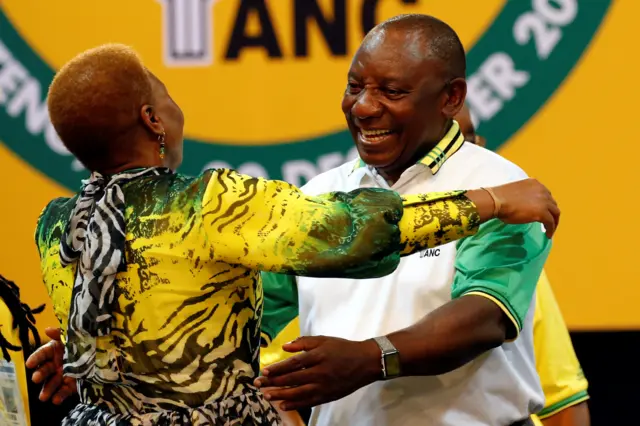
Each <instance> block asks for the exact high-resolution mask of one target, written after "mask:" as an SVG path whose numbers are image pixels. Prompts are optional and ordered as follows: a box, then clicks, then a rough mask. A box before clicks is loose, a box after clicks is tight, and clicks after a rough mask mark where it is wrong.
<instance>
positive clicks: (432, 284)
mask: <svg viewBox="0 0 640 426" xmlns="http://www.w3.org/2000/svg"><path fill="white" fill-rule="evenodd" d="M465 74H466V73H465V53H464V49H463V47H462V44H461V43H460V40H459V38H458V36H457V34H456V33H455V31H454V30H453V29H451V28H450V27H449V26H448V25H447V24H445V23H444V22H442V21H439V20H437V19H435V18H433V17H430V16H426V15H402V16H398V17H396V18H392V19H390V20H388V21H386V22H384V23H382V24H380V25H378V26H377V27H376V28H374V29H373V30H372V31H371V32H370V33H369V34H368V35H367V36H366V37H365V39H364V41H363V42H362V45H361V46H360V48H359V50H358V51H357V53H356V54H355V57H354V59H353V62H352V65H351V69H350V71H349V75H348V84H347V88H346V90H345V93H344V98H343V102H342V107H343V111H344V113H345V117H346V119H347V123H348V125H349V128H350V130H351V133H352V136H353V139H354V142H355V144H356V146H357V148H358V152H359V154H360V159H357V160H355V161H352V162H349V163H347V164H345V165H343V166H341V167H338V168H336V169H333V170H331V171H328V172H326V173H323V174H321V175H319V176H317V177H315V178H314V179H312V180H311V181H310V182H309V183H308V184H306V185H305V186H304V187H303V188H302V190H303V191H306V192H307V193H309V194H317V193H323V192H328V191H349V190H353V189H356V188H370V187H374V188H385V189H392V190H395V191H398V192H400V193H413V192H422V191H431V190H438V188H444V187H448V186H459V185H462V186H465V185H471V186H479V187H482V186H485V185H494V184H497V183H507V182H510V181H514V180H518V179H522V178H524V177H526V175H525V173H524V172H523V171H522V170H521V169H520V168H519V167H517V166H516V165H514V164H513V163H510V162H509V161H507V160H506V159H504V158H502V157H500V156H499V155H497V154H495V153H493V152H490V151H488V150H486V149H484V148H480V147H478V146H476V145H474V144H471V143H465V142H464V136H463V135H462V132H461V131H460V128H459V125H458V123H457V122H456V121H455V120H454V117H455V116H456V115H457V114H458V112H459V111H460V109H461V108H462V107H463V104H464V100H465V95H466V82H465ZM483 227H485V228H487V230H488V229H491V230H492V231H493V232H492V233H491V234H490V235H486V236H481V234H482V231H481V233H479V234H477V235H475V236H471V237H468V238H465V239H464V240H461V241H460V242H458V243H454V244H448V245H446V246H443V247H440V248H439V249H436V250H425V251H423V252H421V253H419V254H414V255H412V256H409V257H407V258H404V259H403V260H402V261H401V264H400V266H399V267H398V269H397V270H396V271H395V272H394V273H393V274H392V275H389V276H386V277H382V278H379V279H376V280H344V279H332V280H328V279H312V278H303V277H295V276H293V275H284V274H270V273H265V274H263V283H264V288H265V312H264V316H263V324H262V329H263V332H264V334H265V341H266V342H268V341H269V339H270V338H272V337H274V336H277V335H278V333H279V331H280V330H281V329H282V327H283V326H284V325H286V324H289V323H290V321H291V319H292V318H293V317H294V316H295V315H296V313H297V312H296V311H297V307H298V303H299V306H300V327H301V329H302V334H303V335H306V336H313V337H301V338H299V339H297V340H294V341H293V342H292V343H289V344H287V345H285V346H284V350H285V351H287V352H302V353H300V354H296V355H294V356H292V357H290V358H288V359H287V360H285V361H282V362H280V363H278V364H275V365H270V366H266V367H265V368H264V369H263V374H264V376H263V377H260V378H258V379H257V380H256V384H257V385H259V386H263V387H269V389H265V390H264V392H265V395H266V396H267V397H268V398H270V400H273V401H283V402H282V403H279V404H280V406H281V407H282V409H283V410H285V411H287V410H291V409H297V408H301V407H306V406H314V408H313V412H312V415H311V424H313V425H315V426H342V425H344V426H347V425H348V426H365V425H366V426H390V425H398V426H418V425H420V426H421V425H425V424H428V425H433V426H476V425H480V424H482V425H487V426H510V425H527V424H531V422H532V420H531V419H530V415H531V414H532V413H535V412H538V411H540V410H541V409H542V408H543V406H544V395H543V392H542V389H541V386H540V382H539V378H538V374H537V373H536V366H535V355H534V348H533V328H534V326H533V324H534V319H533V318H534V310H533V309H530V307H531V306H533V304H534V293H535V289H536V284H537V281H538V279H539V276H540V274H541V272H542V268H543V265H544V262H545V260H546V257H547V253H548V249H549V247H548V246H545V245H541V241H540V240H539V239H538V238H539V237H540V236H543V234H542V231H541V229H540V225H536V224H531V225H525V226H507V225H503V224H501V223H498V222H493V223H492V222H489V223H487V224H485V225H483ZM483 227H481V229H482V228H483ZM326 336H337V337H326ZM276 406H278V404H276Z"/></svg>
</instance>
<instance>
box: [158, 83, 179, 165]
mask: <svg viewBox="0 0 640 426" xmlns="http://www.w3.org/2000/svg"><path fill="white" fill-rule="evenodd" d="M150 75H151V89H152V91H153V99H154V107H155V115H156V116H157V117H158V119H159V121H160V123H161V124H162V127H163V129H164V132H165V140H164V142H165V158H164V166H165V167H168V168H170V169H172V170H175V169H177V168H178V166H180V164H181V163H182V147H183V138H184V134H183V133H184V115H183V114H182V110H181V109H180V107H179V106H178V104H176V103H175V102H174V101H173V99H171V96H169V91H168V90H167V88H166V86H165V85H164V84H163V83H162V82H161V81H160V80H159V79H158V78H157V77H156V76H154V75H153V74H151V73H150Z"/></svg>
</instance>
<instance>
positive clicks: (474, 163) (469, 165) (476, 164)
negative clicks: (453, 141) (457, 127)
mask: <svg viewBox="0 0 640 426" xmlns="http://www.w3.org/2000/svg"><path fill="white" fill-rule="evenodd" d="M446 166H447V167H446V170H448V171H449V172H450V173H451V172H453V173H455V174H462V175H461V176H460V177H461V178H463V179H464V180H465V182H469V183H470V184H471V183H474V182H476V181H479V182H480V183H479V184H481V185H485V186H486V185H500V184H504V183H507V182H513V181H517V180H521V179H526V178H527V177H528V176H527V174H526V173H525V171H524V170H522V169H521V168H520V167H519V166H518V165H517V164H515V163H513V162H511V161H509V160H507V159H506V158H504V157H503V156H501V155H499V154H496V153H495V152H493V151H490V150H488V149H485V148H482V147H480V146H477V145H474V144H472V143H469V142H465V143H464V144H463V145H462V147H460V149H459V150H458V152H456V153H455V155H453V156H452V157H451V158H450V159H449V160H448V161H447V165H446ZM471 181H473V182H471Z"/></svg>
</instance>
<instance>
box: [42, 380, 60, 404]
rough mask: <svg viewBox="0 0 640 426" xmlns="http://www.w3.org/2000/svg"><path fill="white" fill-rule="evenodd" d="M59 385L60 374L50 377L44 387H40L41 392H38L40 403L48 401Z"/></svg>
mask: <svg viewBox="0 0 640 426" xmlns="http://www.w3.org/2000/svg"><path fill="white" fill-rule="evenodd" d="M61 385H62V374H57V375H54V376H51V378H50V379H49V380H48V381H47V382H46V383H45V384H44V386H42V390H41V391H40V401H43V402H44V401H48V400H49V399H50V398H51V396H53V394H54V393H56V391H57V390H58V388H59V387H60V386H61Z"/></svg>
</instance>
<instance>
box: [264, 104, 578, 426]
mask: <svg viewBox="0 0 640 426" xmlns="http://www.w3.org/2000/svg"><path fill="white" fill-rule="evenodd" d="M455 119H456V121H457V122H458V124H459V125H460V130H461V131H462V134H463V135H464V137H465V139H466V140H467V141H470V142H474V143H476V144H477V145H480V146H484V145H485V139H484V138H483V137H482V136H480V135H477V134H476V132H475V128H474V126H473V123H472V122H471V117H470V115H469V110H468V108H467V107H466V105H465V106H464V107H463V108H462V109H461V110H460V112H459V113H458V114H457V115H456V117H455ZM268 284H269V281H266V282H265V285H267V286H266V287H265V295H266V303H267V304H268V305H270V304H271V302H272V301H273V300H274V299H273V297H272V295H273V291H274V290H277V289H272V288H271V287H270V286H268ZM292 302H293V303H291V304H288V305H281V306H280V310H279V311H277V312H275V315H276V317H279V318H281V319H283V320H288V319H290V318H293V319H292V320H291V321H290V322H289V323H288V324H287V326H286V327H285V328H284V329H283V330H282V331H281V332H280V333H279V334H278V336H277V337H276V338H275V339H274V340H273V341H272V342H271V344H270V345H269V346H268V347H266V348H264V349H263V350H262V351H261V353H260V364H261V366H262V367H263V368H264V367H266V366H268V365H269V364H273V363H276V362H279V361H282V360H284V359H286V358H289V357H290V356H291V355H292V354H290V353H288V352H285V351H283V350H282V345H284V344H285V343H286V342H290V341H292V340H294V339H295V338H297V337H298V336H300V326H299V321H298V305H297V302H298V301H297V300H293V301H292ZM266 315H267V317H273V314H272V313H270V312H267V314H266ZM533 321H534V326H533V342H534V348H535V356H536V370H537V371H538V374H539V376H540V381H541V383H542V390H543V391H544V395H545V406H544V408H543V409H542V411H540V413H539V414H538V416H535V415H534V416H532V419H533V421H534V423H535V424H536V425H537V426H540V425H541V426H588V425H589V423H590V419H589V408H588V406H587V403H586V401H587V399H588V398H589V394H588V392H587V388H588V382H587V380H586V378H585V377H584V374H582V369H581V367H580V363H579V362H578V359H577V357H576V354H575V351H574V349H573V345H572V343H571V337H570V336H569V331H568V330H567V327H566V325H565V323H564V320H563V318H562V313H561V312H560V309H559V307H558V304H557V302H556V300H555V297H554V295H553V290H552V289H551V285H550V284H549V280H548V279H547V276H546V274H545V273H544V272H543V273H542V275H541V276H540V279H539V280H538V286H537V291H536V304H535V314H534V320H533ZM303 414H306V413H303ZM286 415H287V416H288V417H287V421H289V422H290V423H291V424H292V425H294V424H299V422H300V421H301V419H296V417H295V413H293V412H287V413H286ZM296 422H298V423H296Z"/></svg>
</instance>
